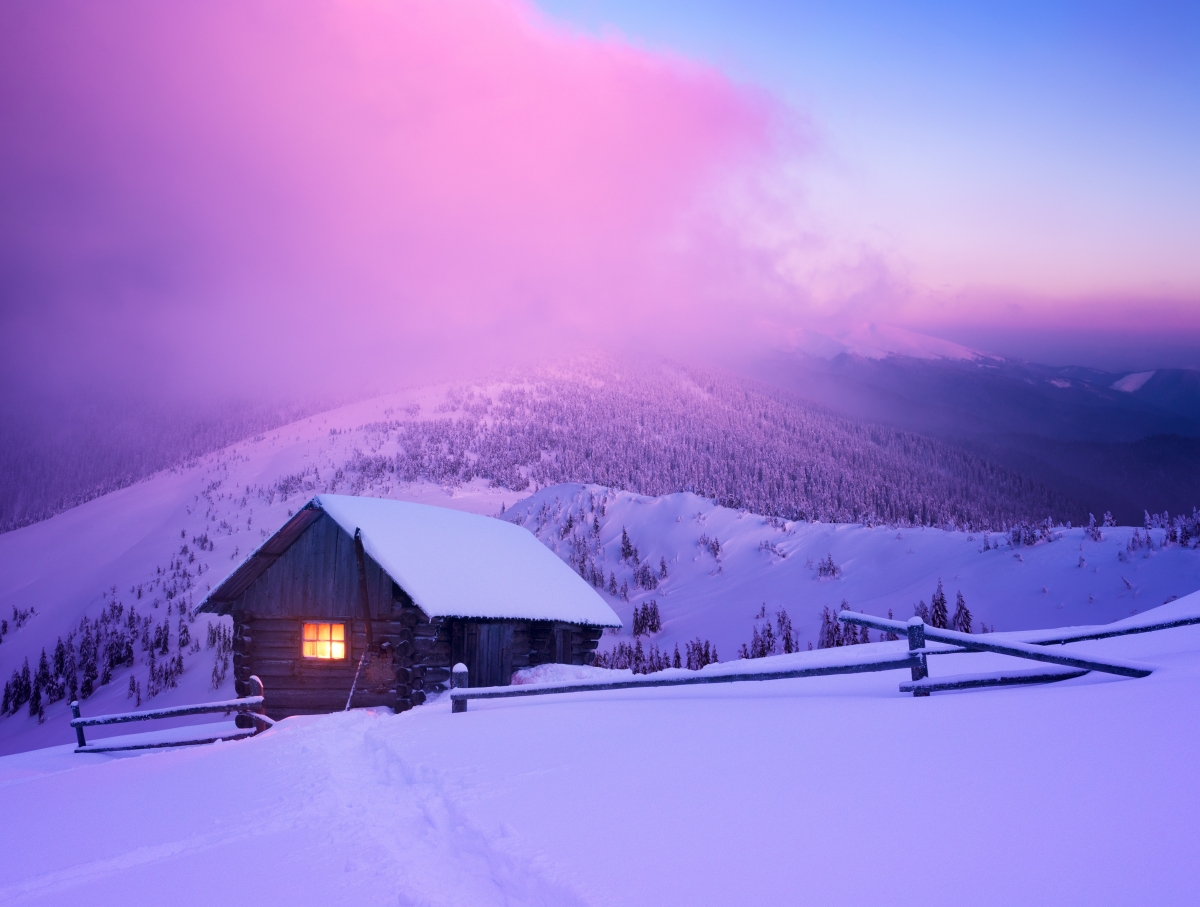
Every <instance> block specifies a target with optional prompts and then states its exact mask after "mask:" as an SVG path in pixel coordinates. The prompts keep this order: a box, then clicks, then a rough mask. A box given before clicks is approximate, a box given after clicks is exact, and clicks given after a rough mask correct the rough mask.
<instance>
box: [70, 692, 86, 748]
mask: <svg viewBox="0 0 1200 907" xmlns="http://www.w3.org/2000/svg"><path fill="white" fill-rule="evenodd" d="M71 717H72V718H81V717H83V716H82V715H80V714H79V700H78V699H73V700H71ZM75 739H76V740H78V741H79V745H80V746H87V741H86V740H84V739H83V728H82V727H80V726H79V725H76V726H75Z"/></svg>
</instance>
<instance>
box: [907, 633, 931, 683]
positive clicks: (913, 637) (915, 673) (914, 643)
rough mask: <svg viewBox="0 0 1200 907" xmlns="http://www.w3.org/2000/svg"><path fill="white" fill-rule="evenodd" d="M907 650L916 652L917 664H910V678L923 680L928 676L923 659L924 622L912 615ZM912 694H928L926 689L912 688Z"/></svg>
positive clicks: (926, 664)
mask: <svg viewBox="0 0 1200 907" xmlns="http://www.w3.org/2000/svg"><path fill="white" fill-rule="evenodd" d="M908 651H910V652H917V653H919V654H918V655H917V664H915V665H913V666H912V679H913V680H924V679H925V678H926V677H928V676H929V663H928V662H927V661H926V660H925V622H924V621H923V620H921V618H919V617H913V618H912V619H911V620H909V622H908ZM913 695H914V696H928V695H929V691H928V690H913Z"/></svg>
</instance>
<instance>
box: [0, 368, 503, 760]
mask: <svg viewBox="0 0 1200 907" xmlns="http://www.w3.org/2000/svg"><path fill="white" fill-rule="evenodd" d="M444 394H445V388H431V389H428V390H424V391H421V392H417V393H413V394H407V395H397V396H394V397H386V398H380V399H377V400H372V401H369V402H367V403H364V404H356V405H354V406H348V407H344V408H342V409H339V410H335V411H333V412H330V413H326V414H323V415H320V416H315V417H313V418H310V419H305V420H303V421H301V422H298V423H295V424H293V425H289V426H286V427H285V428H283V429H281V430H279V431H276V432H271V433H270V434H267V435H265V436H262V437H259V438H256V439H252V440H250V441H247V442H245V443H242V444H237V445H234V446H232V447H230V448H227V449H226V450H223V451H219V452H217V453H214V454H211V455H209V456H206V457H203V458H200V459H199V460H197V461H195V462H193V463H190V464H187V465H185V466H183V467H181V468H177V469H173V470H168V471H165V472H162V473H158V474H156V475H155V476H153V477H151V478H150V479H147V480H145V481H143V482H139V483H137V484H135V485H132V486H130V487H128V488H123V489H121V490H120V491H116V492H113V493H111V494H107V495H104V496H103V497H100V498H96V499H94V500H92V501H89V502H87V503H86V504H83V505H81V506H79V507H76V508H73V509H72V510H68V511H66V512H64V513H61V514H58V515H57V516H54V517H52V518H51V519H49V520H45V521H43V522H41V523H36V524H34V525H32V526H26V527H23V528H21V529H18V530H15V531H13V532H7V533H3V534H0V618H5V619H7V620H8V621H9V632H8V633H7V635H5V636H4V637H3V640H2V641H0V682H3V681H7V680H8V679H9V678H10V676H11V674H12V672H13V671H14V670H17V669H19V668H20V667H21V665H22V663H23V661H24V660H25V659H26V658H28V659H29V662H30V667H31V669H36V666H37V660H38V657H39V655H40V653H41V651H42V649H43V648H44V649H45V650H46V652H47V655H48V656H52V654H53V651H54V647H55V643H56V640H58V639H59V638H63V639H65V638H66V637H67V636H68V634H69V633H70V632H71V631H72V630H75V631H76V632H77V636H78V635H81V634H78V631H79V622H80V620H81V618H83V617H85V616H86V617H88V619H89V620H91V621H95V620H96V619H97V618H98V617H99V615H100V614H101V613H102V612H103V611H105V610H106V609H108V608H110V607H111V606H112V604H113V603H114V602H116V603H119V604H120V606H121V607H122V608H123V615H124V619H127V618H128V614H129V610H130V609H131V608H133V609H136V610H137V612H138V614H139V615H140V616H142V617H144V618H149V619H150V620H151V622H152V625H153V626H154V627H158V626H160V625H161V624H163V623H164V622H165V623H166V624H167V625H168V627H169V629H170V632H171V642H170V647H169V648H170V652H171V654H172V656H173V655H175V654H176V652H177V650H178V647H177V643H178V639H179V636H178V620H179V614H180V611H179V606H180V605H181V604H182V605H183V607H184V608H185V609H186V608H189V607H193V606H197V605H199V603H200V602H201V600H203V598H204V595H205V594H206V593H207V591H208V590H209V589H211V588H215V587H216V585H217V584H218V583H219V582H220V581H221V580H223V579H224V578H225V577H226V576H227V575H228V574H229V573H230V572H232V571H233V569H234V568H235V567H237V565H238V564H239V563H241V561H242V560H243V559H244V558H245V557H246V555H247V554H249V553H250V552H251V551H252V550H253V549H254V548H256V547H258V545H259V544H261V543H262V541H263V539H264V538H266V537H267V536H268V535H269V534H270V533H272V532H274V531H275V530H276V529H278V528H279V527H280V526H281V525H283V523H284V522H286V520H287V518H288V517H289V516H290V515H291V514H292V513H293V512H294V510H295V509H296V508H297V507H299V506H302V505H303V504H304V502H305V501H307V500H308V499H309V498H310V497H311V496H312V494H313V493H315V492H343V493H351V494H370V495H378V496H387V497H394V498H398V499H403V500H409V501H414V502H417V503H427V504H436V505H439V506H443V507H453V508H456V509H461V510H466V511H470V512H474V513H481V514H494V513H496V512H497V511H498V510H499V509H500V507H501V506H502V505H503V504H505V503H507V504H512V503H513V502H514V501H516V500H518V499H519V498H520V497H521V495H520V494H518V493H515V492H511V491H508V490H506V489H502V488H489V487H487V486H486V484H484V483H482V482H475V483H471V484H469V485H466V486H458V487H456V488H443V487H440V486H438V485H436V484H432V483H429V482H415V483H403V482H395V481H394V480H393V477H391V476H389V475H387V474H386V473H385V474H384V475H383V476H380V477H374V478H372V479H371V480H365V479H364V478H363V476H362V474H361V473H357V472H354V471H352V470H351V469H348V468H344V467H346V466H347V464H348V463H351V462H353V461H354V460H355V458H356V457H358V456H360V455H362V454H370V453H371V451H372V445H373V443H375V439H376V433H375V432H374V431H373V430H372V428H371V425H372V424H373V423H375V422H377V421H378V420H379V419H380V418H388V417H391V416H392V415H393V413H396V412H400V413H403V410H404V408H405V407H410V408H412V407H420V408H421V410H423V412H421V413H420V414H419V415H415V416H410V418H417V419H421V418H426V417H427V415H426V414H427V413H429V412H431V411H432V410H433V408H434V406H436V404H437V402H438V401H439V400H441V399H442V398H443V397H444ZM200 537H202V538H203V539H204V540H205V542H198V541H197V539H198V538H200ZM139 590H140V594H139ZM168 593H171V596H172V597H171V598H168ZM168 609H170V611H171V613H170V615H169V616H168V613H167V612H168ZM22 611H24V612H32V613H31V615H30V617H29V618H28V619H27V620H26V621H25V623H24V625H23V626H22V627H20V628H19V629H17V628H16V626H15V621H14V619H13V617H12V615H13V614H14V613H15V612H22ZM210 622H211V623H213V624H222V623H223V624H224V625H225V626H229V619H228V618H213V617H209V616H207V615H198V616H197V617H196V618H195V622H194V623H191V624H190V625H189V629H190V635H191V638H192V640H193V641H194V643H193V646H194V644H195V642H199V643H200V644H201V648H200V651H198V652H192V651H190V649H189V650H185V651H184V652H183V659H184V671H183V674H182V676H181V677H180V678H178V681H177V683H178V685H177V686H176V687H174V688H168V689H164V690H163V691H162V692H161V693H159V694H158V695H157V696H156V697H155V698H154V700H153V702H152V703H151V704H153V705H155V706H160V705H174V704H180V703H187V702H196V701H203V700H207V699H224V698H229V697H231V696H232V695H233V677H232V672H228V673H227V674H226V676H225V678H224V680H223V682H222V683H221V685H220V686H219V688H218V689H216V690H214V689H212V686H211V680H212V671H213V667H214V661H215V660H217V659H216V658H215V654H216V653H215V651H214V650H213V649H210V648H206V647H205V646H204V643H205V642H206V641H207V640H206V628H207V625H208V624H209V623H210ZM77 642H78V638H77ZM134 649H135V657H136V664H135V666H134V667H133V668H132V669H128V668H118V669H117V670H116V671H115V672H114V674H113V678H112V682H111V683H110V684H108V685H106V686H99V687H98V688H97V690H96V693H95V694H94V695H93V696H92V697H91V698H90V699H88V700H87V701H86V702H85V703H84V713H85V714H97V713H107V712H114V711H125V710H126V709H128V708H131V707H132V706H133V704H134V703H133V701H131V700H130V699H129V698H127V696H128V683H129V675H130V674H131V673H132V674H133V675H134V676H135V677H136V678H137V679H138V680H139V682H140V683H141V685H142V687H143V690H147V688H148V670H149V668H148V663H147V662H148V655H147V653H146V651H145V650H144V649H143V648H142V647H141V645H140V644H138V645H135V647H134ZM147 691H148V690H147ZM45 715H46V722H45V723H44V724H42V725H38V723H37V721H36V720H35V719H34V718H32V717H29V716H28V715H27V713H26V711H25V709H23V708H22V709H21V711H20V712H19V713H18V714H16V715H13V716H10V717H0V753H3V752H15V751H18V750H22V749H29V748H31V747H36V746H47V745H51V744H55V743H60V742H63V741H64V740H67V739H69V737H68V736H65V735H64V728H65V727H66V724H65V722H66V720H67V702H66V700H65V699H64V700H61V701H59V702H56V703H54V704H53V705H51V706H48V707H47V708H46V712H45ZM67 730H68V731H69V728H68V729H67Z"/></svg>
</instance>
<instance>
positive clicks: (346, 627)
mask: <svg viewBox="0 0 1200 907" xmlns="http://www.w3.org/2000/svg"><path fill="white" fill-rule="evenodd" d="M310 626H313V627H316V628H317V630H316V633H317V636H316V637H315V638H313V639H309V638H306V635H305V634H306V631H307V628H308V627H310ZM322 626H325V627H329V638H328V639H327V640H323V639H321V638H320V628H321V627H322ZM334 627H341V628H342V638H341V639H340V640H336V639H334V638H333V628H334ZM353 635H354V634H353V625H352V623H351V622H350V621H348V620H333V619H318V620H301V621H300V663H301V664H302V665H305V666H308V667H319V666H321V665H330V666H333V665H340V664H344V663H346V662H348V661H349V660H350V657H351V655H350V642H351V639H352V637H353ZM322 642H325V643H327V644H328V645H329V650H330V655H329V656H328V657H322V656H321V655H309V654H307V653H306V652H305V648H306V645H307V644H308V643H313V646H314V649H316V648H317V646H318V645H319V644H320V643H322ZM339 642H340V643H341V645H342V655H341V657H340V658H338V657H335V656H334V655H333V654H332V653H333V651H334V646H335V645H336V644H337V643H339Z"/></svg>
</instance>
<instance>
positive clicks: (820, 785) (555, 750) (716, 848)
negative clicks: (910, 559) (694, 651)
mask: <svg viewBox="0 0 1200 907" xmlns="http://www.w3.org/2000/svg"><path fill="white" fill-rule="evenodd" d="M1056 544H1062V543H1056ZM914 556H915V555H914ZM727 572H728V571H727ZM1163 612H1166V613H1169V614H1170V615H1176V614H1181V613H1192V614H1195V613H1198V612H1200V595H1192V596H1190V597H1187V598H1184V599H1181V600H1179V601H1177V602H1174V603H1172V605H1169V606H1167V607H1166V608H1164V609H1163ZM870 645H871V648H872V649H877V650H879V651H884V650H885V649H887V647H889V646H891V647H896V646H902V645H903V643H872V644H870ZM1066 649H1068V650H1070V651H1072V652H1086V653H1090V654H1093V655H1106V656H1108V657H1110V658H1119V659H1126V660H1136V661H1138V662H1144V663H1148V664H1151V665H1153V666H1154V668H1155V671H1154V673H1153V674H1151V675H1150V676H1149V677H1146V678H1144V679H1137V680H1134V679H1126V678H1115V677H1111V676H1102V675H1097V674H1089V675H1087V676H1085V677H1082V678H1079V679H1076V680H1069V681H1065V682H1062V683H1057V684H1053V685H1050V686H1045V687H1024V688H1007V689H997V690H986V691H975V692H970V693H958V694H942V695H939V694H935V695H934V696H932V697H929V698H927V699H914V698H913V697H911V696H906V695H901V694H900V693H898V692H897V684H898V681H899V680H901V679H903V678H906V677H907V671H892V672H886V673H879V674H860V675H851V676H846V675H843V676H837V677H822V678H811V679H802V680H781V681H771V682H767V683H738V684H724V685H721V686H717V687H713V686H693V687H687V688H682V689H649V690H625V691H619V692H604V693H573V694H569V695H562V696H547V697H536V698H533V699H507V700H493V701H487V702H472V703H471V705H470V709H469V711H468V712H467V713H466V714H452V713H451V711H450V704H449V702H447V701H446V698H445V697H444V696H443V697H440V698H434V699H433V700H432V701H431V702H430V703H427V704H426V705H425V706H422V707H421V708H419V709H415V710H413V711H412V712H409V713H406V714H403V715H393V714H390V713H388V712H387V711H386V710H383V711H379V712H372V711H367V710H359V711H355V712H350V713H340V714H335V715H327V716H320V717H308V718H292V719H288V720H286V721H284V722H282V723H280V724H279V725H278V726H277V727H276V728H275V729H273V730H271V731H269V732H267V733H266V734H264V735H262V736H260V737H257V738H254V739H250V740H245V741H240V742H236V743H223V744H217V745H213V746H207V747H198V748H194V749H191V750H182V751H167V752H154V753H149V754H143V755H134V756H124V757H118V756H102V755H75V754H73V753H72V752H71V748H70V747H69V746H66V747H59V748H56V749H47V750H40V751H37V752H32V753H22V754H19V755H12V756H6V757H3V758H0V802H3V803H4V807H5V817H6V818H5V821H4V822H3V823H0V853H3V855H4V859H3V860H0V903H4V904H14V905H17V904H20V905H41V904H44V905H58V904H64V903H75V902H82V903H87V904H89V905H95V907H105V905H114V907H117V905H119V907H137V905H143V904H145V905H149V904H162V903H171V904H179V905H192V904H196V905H209V904H213V903H225V902H230V903H256V904H257V903H262V904H322V905H325V904H329V905H342V904H347V905H349V904H355V905H357V904H364V903H371V904H375V903H382V904H402V905H424V907H440V905H464V907H465V905H470V907H487V905H502V904H503V905H509V907H515V905H544V907H569V905H609V904H621V905H629V907H640V905H656V907H657V905H661V904H665V903H682V904H693V905H703V907H708V905H712V907H724V905H729V904H754V905H789V904H806V903H812V904H847V905H850V904H854V905H858V904H896V905H907V904H913V905H921V907H943V905H960V904H964V903H969V904H972V905H977V907H990V905H997V907H1009V905H1013V904H1055V905H1063V907H1070V905H1088V907H1105V905H1114V907H1117V905H1120V907H1125V905H1129V904H1154V905H1163V907H1175V905H1190V904H1192V903H1194V901H1195V894H1196V884H1195V877H1194V876H1195V872H1194V867H1195V866H1196V865H1197V861H1198V860H1200V838H1198V837H1197V836H1196V835H1195V833H1194V816H1195V814H1196V812H1197V810H1198V809H1200V778H1198V776H1197V774H1196V773H1195V772H1194V771H1190V770H1189V766H1190V765H1191V763H1192V762H1193V761H1194V756H1195V743H1196V740H1197V739H1200V719H1198V712H1197V710H1196V709H1195V707H1194V705H1195V702H1196V701H1197V698H1198V697H1200V626H1190V627H1185V628H1180V629H1175V630H1167V631H1162V632H1158V633H1151V634H1145V635H1140V636H1125V637H1120V638H1115V639H1107V640H1100V641H1094V642H1088V643H1077V644H1073V645H1071V646H1068V647H1066ZM828 655H829V653H827V652H821V653H816V652H813V653H809V652H801V653H799V654H797V655H791V656H780V657H778V658H777V659H775V660H776V661H779V662H783V661H785V660H786V661H788V662H789V663H796V662H803V661H805V660H806V659H814V658H818V657H821V658H825V657H828ZM1001 660H1002V659H1001V657H1000V656H994V655H962V654H958V655H952V656H947V657H944V658H941V659H932V660H931V671H932V672H933V674H934V676H940V675H941V674H945V673H958V672H968V673H969V672H974V671H979V670H992V669H994V668H996V667H998V666H999V663H1000V661H1001Z"/></svg>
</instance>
